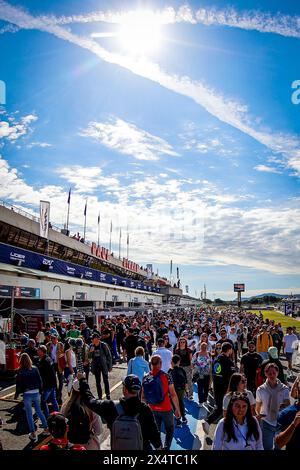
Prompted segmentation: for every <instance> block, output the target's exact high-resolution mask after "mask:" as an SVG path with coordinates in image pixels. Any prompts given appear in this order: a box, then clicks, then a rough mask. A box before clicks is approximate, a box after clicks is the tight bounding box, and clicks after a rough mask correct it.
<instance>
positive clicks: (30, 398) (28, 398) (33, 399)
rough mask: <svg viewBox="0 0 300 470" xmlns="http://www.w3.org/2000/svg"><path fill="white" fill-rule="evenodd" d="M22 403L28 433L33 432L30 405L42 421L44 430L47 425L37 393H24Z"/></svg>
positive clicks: (39, 396)
mask: <svg viewBox="0 0 300 470" xmlns="http://www.w3.org/2000/svg"><path fill="white" fill-rule="evenodd" d="M23 401H24V407H25V412H26V418H27V423H28V427H29V432H35V426H34V421H33V415H32V405H33V406H34V409H35V411H36V413H37V415H38V417H39V418H40V420H41V421H42V426H43V428H45V429H46V428H47V427H48V424H47V420H46V418H45V415H44V413H43V412H42V410H41V395H40V394H39V393H38V392H36V393H26V392H25V393H24V394H23Z"/></svg>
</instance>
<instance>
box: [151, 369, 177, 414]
mask: <svg viewBox="0 0 300 470" xmlns="http://www.w3.org/2000/svg"><path fill="white" fill-rule="evenodd" d="M158 373H159V370H158V371H151V372H150V374H151V375H154V376H155V375H157V374H158ZM160 379H161V381H162V386H163V391H164V400H163V401H162V402H161V403H160V404H159V405H150V404H149V406H150V408H151V410H152V411H171V410H172V404H171V400H170V396H169V385H172V384H173V380H172V377H171V376H170V375H169V374H166V373H165V372H163V371H161V374H160Z"/></svg>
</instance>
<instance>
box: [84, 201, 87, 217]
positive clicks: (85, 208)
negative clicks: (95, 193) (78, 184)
mask: <svg viewBox="0 0 300 470" xmlns="http://www.w3.org/2000/svg"><path fill="white" fill-rule="evenodd" d="M86 210H87V200H86V201H85V207H84V215H86Z"/></svg>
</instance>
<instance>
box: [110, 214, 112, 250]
mask: <svg viewBox="0 0 300 470" xmlns="http://www.w3.org/2000/svg"><path fill="white" fill-rule="evenodd" d="M111 232H112V220H111V221H110V237H109V254H111Z"/></svg>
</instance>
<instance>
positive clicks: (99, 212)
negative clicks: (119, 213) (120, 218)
mask: <svg viewBox="0 0 300 470" xmlns="http://www.w3.org/2000/svg"><path fill="white" fill-rule="evenodd" d="M99 224H100V212H99V214H98V225H99Z"/></svg>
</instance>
